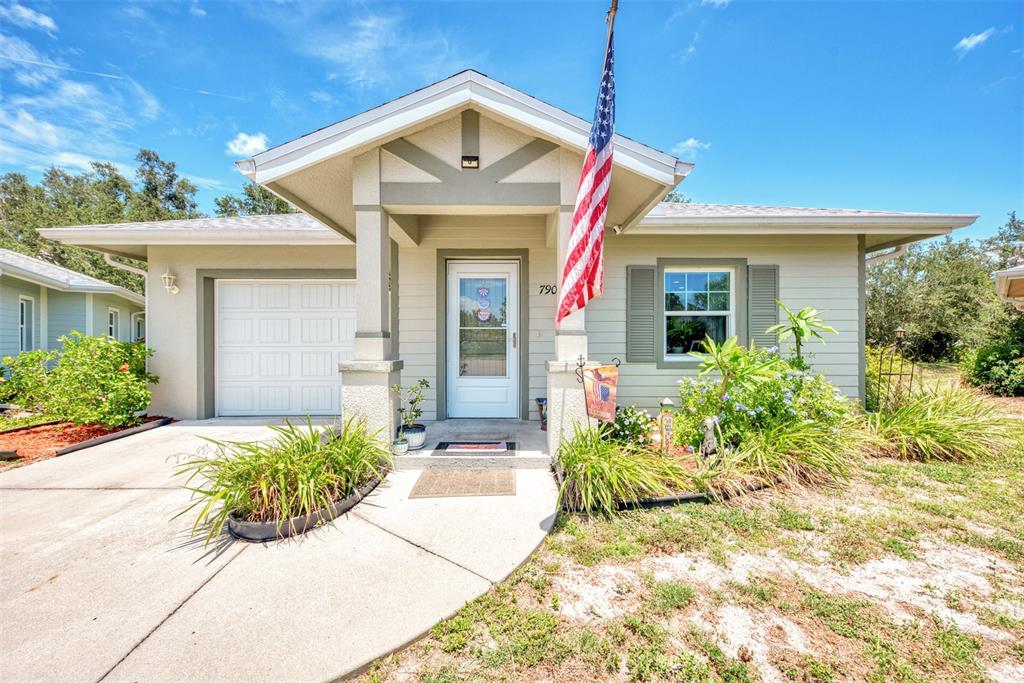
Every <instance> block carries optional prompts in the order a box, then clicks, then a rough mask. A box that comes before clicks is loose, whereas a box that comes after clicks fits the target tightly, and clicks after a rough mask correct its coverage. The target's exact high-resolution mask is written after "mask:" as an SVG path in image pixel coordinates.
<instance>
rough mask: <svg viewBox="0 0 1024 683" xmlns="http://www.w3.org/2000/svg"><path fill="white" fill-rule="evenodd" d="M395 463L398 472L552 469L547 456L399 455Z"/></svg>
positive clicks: (395, 458)
mask: <svg viewBox="0 0 1024 683" xmlns="http://www.w3.org/2000/svg"><path fill="white" fill-rule="evenodd" d="M393 462H394V466H395V469H396V470H426V469H434V468H448V469H456V468H485V467H486V468H490V467H497V468H503V467H507V468H509V469H519V470H546V469H548V468H550V467H551V458H549V457H548V456H546V455H397V456H395V457H394V459H393Z"/></svg>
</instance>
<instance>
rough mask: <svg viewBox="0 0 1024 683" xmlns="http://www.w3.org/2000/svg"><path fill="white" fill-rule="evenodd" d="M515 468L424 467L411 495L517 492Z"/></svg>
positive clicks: (502, 493)
mask: <svg viewBox="0 0 1024 683" xmlns="http://www.w3.org/2000/svg"><path fill="white" fill-rule="evenodd" d="M514 495H516V471H515V470H513V469H498V468H488V469H462V468H458V469H456V468H451V469H449V468H436V469H429V470H423V474H421V475H420V478H419V479H417V480H416V484H415V485H414V486H413V487H412V493H410V494H409V497H410V498H453V497H457V496H514Z"/></svg>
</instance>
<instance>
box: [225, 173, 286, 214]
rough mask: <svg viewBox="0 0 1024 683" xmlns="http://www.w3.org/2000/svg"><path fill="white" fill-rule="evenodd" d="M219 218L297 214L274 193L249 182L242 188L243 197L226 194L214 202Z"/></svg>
mask: <svg viewBox="0 0 1024 683" xmlns="http://www.w3.org/2000/svg"><path fill="white" fill-rule="evenodd" d="M213 201H214V203H215V204H216V205H217V215H218V216H222V217H223V216H266V215H268V214H274V213H295V209H294V208H292V205H291V204H289V203H288V202H286V201H285V200H283V199H281V198H280V197H278V196H277V195H275V194H274V193H273V192H271V191H270V190H268V189H267V188H265V187H263V186H262V185H257V184H256V183H254V182H249V181H247V182H246V183H245V185H243V186H242V196H241V197H238V196H235V195H231V194H226V195H224V196H223V197H217V198H216V199H215V200H213Z"/></svg>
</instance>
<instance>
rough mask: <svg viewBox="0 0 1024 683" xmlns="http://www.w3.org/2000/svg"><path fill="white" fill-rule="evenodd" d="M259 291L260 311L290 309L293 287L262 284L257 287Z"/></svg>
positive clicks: (284, 284)
mask: <svg viewBox="0 0 1024 683" xmlns="http://www.w3.org/2000/svg"><path fill="white" fill-rule="evenodd" d="M257 287H258V291H259V297H258V301H259V308H260V310H261V311H273V310H287V309H288V308H290V307H291V294H292V290H293V289H294V285H292V284H290V283H283V284H276V283H275V284H263V285H257Z"/></svg>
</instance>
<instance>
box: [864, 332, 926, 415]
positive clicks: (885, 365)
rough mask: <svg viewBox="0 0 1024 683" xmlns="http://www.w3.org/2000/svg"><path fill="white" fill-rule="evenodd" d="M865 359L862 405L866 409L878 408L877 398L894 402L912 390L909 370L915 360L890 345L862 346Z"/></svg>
mask: <svg viewBox="0 0 1024 683" xmlns="http://www.w3.org/2000/svg"><path fill="white" fill-rule="evenodd" d="M864 363H865V365H864V405H865V408H866V409H867V410H869V411H875V410H878V408H879V401H882V402H883V403H886V404H887V405H889V406H890V407H892V406H895V405H896V404H898V403H899V402H900V401H902V400H903V399H905V398H906V397H907V396H908V394H909V393H910V392H911V391H912V389H913V387H912V386H911V384H910V381H911V378H910V373H911V372H912V370H913V363H914V361H912V360H910V359H909V358H907V357H906V356H905V355H904V354H902V353H900V352H899V351H898V350H896V349H894V348H893V347H891V346H870V345H869V346H866V347H864ZM883 373H885V374H884V375H883ZM880 394H881V395H880Z"/></svg>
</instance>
